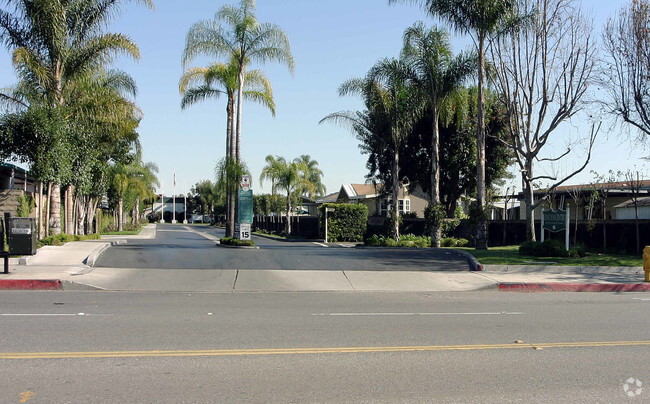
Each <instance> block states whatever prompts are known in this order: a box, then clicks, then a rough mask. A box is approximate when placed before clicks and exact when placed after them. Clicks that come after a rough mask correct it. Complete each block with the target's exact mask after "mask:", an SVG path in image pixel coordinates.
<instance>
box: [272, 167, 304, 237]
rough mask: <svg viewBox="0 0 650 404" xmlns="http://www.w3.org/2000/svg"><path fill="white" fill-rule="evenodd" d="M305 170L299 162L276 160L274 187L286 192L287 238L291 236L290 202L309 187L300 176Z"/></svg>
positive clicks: (291, 207)
mask: <svg viewBox="0 0 650 404" xmlns="http://www.w3.org/2000/svg"><path fill="white" fill-rule="evenodd" d="M306 168H307V167H306V165H305V163H303V162H301V161H296V160H294V161H292V162H287V161H285V160H284V159H282V158H280V159H278V160H276V166H275V168H274V170H275V172H274V175H275V179H276V187H277V189H282V190H285V191H286V192H287V223H286V233H287V236H288V235H290V234H291V210H292V209H293V206H292V203H291V200H292V199H293V198H295V197H297V196H299V195H300V193H301V192H302V191H303V190H304V189H305V188H309V187H310V184H309V183H308V182H307V181H306V180H305V178H304V177H303V176H302V175H301V174H302V173H303V172H305V170H306Z"/></svg>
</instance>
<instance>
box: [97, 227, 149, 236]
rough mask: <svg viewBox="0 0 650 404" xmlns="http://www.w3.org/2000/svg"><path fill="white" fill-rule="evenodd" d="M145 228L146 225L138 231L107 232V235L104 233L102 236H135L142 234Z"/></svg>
mask: <svg viewBox="0 0 650 404" xmlns="http://www.w3.org/2000/svg"><path fill="white" fill-rule="evenodd" d="M145 226H146V225H144V224H143V225H142V226H140V228H139V229H136V230H124V231H109V232H106V233H102V235H107V236H133V235H136V234H140V232H141V231H142V229H144V227H145Z"/></svg>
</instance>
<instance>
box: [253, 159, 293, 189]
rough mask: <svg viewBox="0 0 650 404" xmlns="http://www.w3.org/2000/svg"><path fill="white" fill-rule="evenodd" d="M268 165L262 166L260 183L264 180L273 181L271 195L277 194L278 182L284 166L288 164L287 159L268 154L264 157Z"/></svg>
mask: <svg viewBox="0 0 650 404" xmlns="http://www.w3.org/2000/svg"><path fill="white" fill-rule="evenodd" d="M264 161H266V165H265V166H264V168H262V173H261V174H260V185H262V183H263V182H264V180H269V181H271V195H275V193H276V191H277V182H278V176H279V173H280V172H281V171H282V169H283V167H284V166H285V165H286V164H287V161H286V160H285V159H284V157H280V156H275V157H274V156H272V155H270V154H269V155H268V156H266V158H265V159H264Z"/></svg>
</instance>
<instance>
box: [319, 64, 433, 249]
mask: <svg viewBox="0 0 650 404" xmlns="http://www.w3.org/2000/svg"><path fill="white" fill-rule="evenodd" d="M414 80H415V72H414V71H413V69H411V68H410V66H409V65H407V64H406V63H405V62H404V61H403V60H398V59H383V60H380V61H379V62H377V63H376V64H375V65H374V66H373V67H372V69H370V71H369V72H368V74H367V75H366V77H365V78H362V79H351V80H348V81H346V82H344V83H343V84H342V85H341V86H340V87H339V95H352V94H354V95H359V96H361V97H362V98H363V100H364V103H365V106H366V111H363V112H356V113H354V112H338V113H334V114H330V115H328V116H326V117H325V118H323V119H322V120H321V123H322V122H325V121H331V122H335V123H342V124H346V125H349V126H350V128H351V129H352V130H353V131H354V132H356V134H357V137H358V138H359V140H361V141H362V144H363V143H364V142H367V143H373V142H380V143H382V144H383V145H385V147H387V148H390V150H392V153H393V162H392V167H391V169H390V181H391V195H392V207H393V211H392V215H393V217H392V220H393V231H392V232H393V236H394V237H395V239H399V216H400V212H399V203H398V201H399V190H400V184H401V182H402V178H401V176H400V162H399V151H400V147H401V145H402V144H403V142H404V141H405V140H406V138H407V137H408V136H409V134H410V133H411V131H412V129H413V126H414V125H415V123H416V121H417V119H418V118H419V117H420V115H421V113H422V110H423V106H424V103H422V102H421V101H420V96H419V91H420V90H419V89H418V88H417V87H416V86H414V85H413V84H414Z"/></svg>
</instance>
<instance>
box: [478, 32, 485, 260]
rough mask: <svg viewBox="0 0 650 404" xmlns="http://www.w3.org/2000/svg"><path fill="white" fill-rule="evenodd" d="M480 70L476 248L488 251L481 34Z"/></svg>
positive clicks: (481, 41)
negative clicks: (485, 213)
mask: <svg viewBox="0 0 650 404" xmlns="http://www.w3.org/2000/svg"><path fill="white" fill-rule="evenodd" d="M478 37H479V44H478V45H479V54H478V62H479V70H478V124H477V125H476V126H477V128H476V130H477V134H476V187H477V189H476V200H477V203H478V205H479V208H480V211H481V215H480V218H479V221H478V226H477V229H476V248H478V249H483V250H486V249H487V248H488V244H487V218H486V217H485V215H484V214H483V213H482V212H483V211H484V209H485V204H486V197H487V191H486V184H485V89H484V86H485V84H484V82H485V33H484V32H479V35H478Z"/></svg>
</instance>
